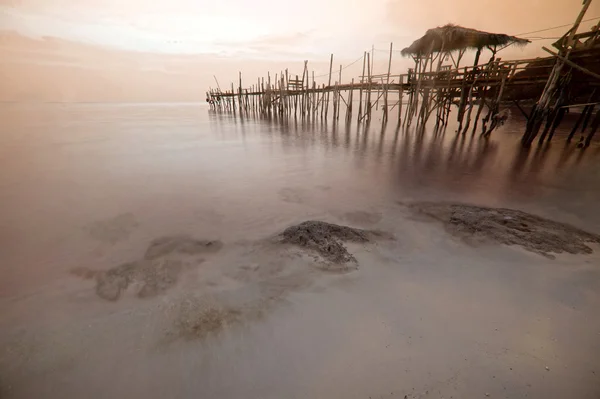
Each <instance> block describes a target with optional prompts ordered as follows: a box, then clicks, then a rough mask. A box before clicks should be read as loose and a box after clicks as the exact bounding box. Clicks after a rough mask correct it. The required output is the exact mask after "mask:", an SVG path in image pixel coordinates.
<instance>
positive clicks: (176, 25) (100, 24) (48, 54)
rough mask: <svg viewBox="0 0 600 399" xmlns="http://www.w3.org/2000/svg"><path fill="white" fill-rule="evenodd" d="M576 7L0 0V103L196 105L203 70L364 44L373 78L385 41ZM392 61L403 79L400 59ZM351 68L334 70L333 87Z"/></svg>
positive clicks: (529, 26) (548, 18)
mask: <svg viewBox="0 0 600 399" xmlns="http://www.w3.org/2000/svg"><path fill="white" fill-rule="evenodd" d="M580 9H581V0H504V1H502V2H499V1H488V0H479V1H472V0H456V1H451V0H446V1H440V0H420V1H407V0H304V1H303V2H296V1H289V0H277V1H274V0H252V1H249V0H220V1H206V0H153V1H148V0H0V79H2V80H3V81H4V85H3V86H4V87H8V88H9V89H8V90H6V89H3V91H2V93H1V94H0V100H5V101H6V100H16V101H52V100H56V101H79V100H81V101H94V100H97V101H109V100H114V101H118V100H123V101H126V100H130V101H144V100H147V101H161V100H164V101H174V100H182V101H192V100H199V99H201V97H202V96H203V93H204V91H205V89H207V88H208V87H207V86H209V85H213V86H214V85H215V84H216V83H215V81H214V77H213V75H217V78H218V79H219V80H220V81H222V82H230V81H232V80H236V81H237V79H238V73H239V71H243V74H244V77H245V78H246V79H248V81H250V82H254V81H256V77H257V76H264V75H266V72H267V71H270V72H272V73H273V74H274V73H280V72H281V71H282V70H284V69H285V68H290V73H301V72H302V67H303V60H309V62H310V69H311V70H314V71H315V72H316V74H317V75H321V74H322V72H327V70H328V60H329V54H330V53H334V54H335V56H334V57H335V62H334V65H335V67H334V70H338V69H339V65H340V64H341V65H344V66H346V65H348V64H350V63H351V62H352V61H355V60H356V59H357V58H360V57H361V56H362V54H363V51H365V50H371V49H372V48H375V52H374V57H375V64H376V68H375V69H376V72H377V70H378V68H379V70H381V71H383V70H382V68H383V69H385V67H386V66H387V63H386V62H385V61H386V60H387V57H388V53H387V52H388V49H389V43H390V42H393V43H394V49H395V50H400V49H402V48H403V47H406V46H408V45H410V43H411V42H412V41H413V40H415V39H417V38H419V37H420V36H421V35H423V34H424V33H425V31H426V30H427V29H428V28H431V27H435V26H439V25H444V24H446V23H457V24H461V25H464V26H468V27H472V28H476V29H481V30H486V31H491V32H502V33H508V34H521V33H527V32H531V31H535V30H539V29H545V28H548V27H553V26H557V25H563V24H570V23H572V22H573V21H574V19H575V17H576V16H577V14H578V13H579V10H580ZM593 17H599V18H600V2H599V0H594V1H593V3H592V5H591V7H590V9H589V10H588V13H587V15H586V18H593ZM594 22H597V20H596V21H590V22H588V23H586V24H584V26H583V28H588V27H589V26H591V24H593V23H594ZM566 29H567V28H557V29H554V30H549V31H544V32H540V33H534V34H525V35H524V36H526V37H533V38H534V39H535V40H534V41H533V43H532V44H530V45H529V46H527V47H526V48H525V49H522V50H520V49H508V50H507V51H506V52H505V54H503V55H502V57H504V58H528V57H533V56H540V55H542V52H541V50H540V49H541V46H542V45H550V44H551V43H552V41H553V40H552V39H551V38H554V37H557V36H560V35H561V34H562V33H564V31H565V30H566ZM540 38H543V39H540ZM546 38H547V39H546ZM393 54H394V64H393V65H394V69H395V70H396V71H397V73H401V72H404V70H405V69H406V67H408V66H409V64H410V62H409V60H407V59H401V58H400V55H399V54H398V53H396V52H394V53H393ZM361 67H362V65H361V62H357V63H356V64H354V65H351V66H350V67H348V68H345V69H344V77H345V78H346V79H343V80H349V79H350V78H351V77H356V76H358V74H359V73H360V69H361ZM223 84H225V83H223ZM99 85H100V86H101V87H96V86H99ZM192 85H193V86H192ZM36 87H37V89H39V90H37V91H36ZM116 87H119V88H120V89H119V90H116ZM128 87H129V90H127V88H128ZM192 87H193V88H192ZM109 89H110V90H109ZM111 90H112V92H111ZM38 91H39V92H38Z"/></svg>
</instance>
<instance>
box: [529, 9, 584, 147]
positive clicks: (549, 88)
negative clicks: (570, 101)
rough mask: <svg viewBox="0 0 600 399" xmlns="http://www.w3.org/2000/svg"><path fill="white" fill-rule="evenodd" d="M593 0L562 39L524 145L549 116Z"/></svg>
mask: <svg viewBox="0 0 600 399" xmlns="http://www.w3.org/2000/svg"><path fill="white" fill-rule="evenodd" d="M591 3H592V0H584V2H583V7H582V8H581V11H580V12H579V15H578V16H577V19H576V20H575V23H574V24H573V27H572V28H571V29H570V30H569V32H568V36H567V38H566V40H564V41H562V46H561V49H560V51H559V53H558V56H560V57H557V58H556V61H555V63H554V67H553V68H552V72H551V73H550V76H549V78H548V81H547V82H546V87H544V91H543V92H542V95H541V96H540V99H539V100H538V102H537V103H536V106H535V112H532V114H531V118H530V123H528V125H527V129H526V130H525V134H524V135H523V138H522V143H523V145H524V146H529V145H531V143H532V142H533V140H534V139H535V136H536V135H537V134H538V132H539V130H540V127H541V125H542V122H543V120H544V118H547V117H548V109H549V106H550V102H551V100H552V96H553V95H554V93H555V88H556V85H557V83H558V80H559V77H560V73H561V71H562V68H563V66H564V65H565V64H566V62H565V61H567V60H568V58H569V55H570V53H571V48H570V47H571V46H572V45H573V39H574V36H575V34H576V33H577V29H578V28H579V25H580V24H581V21H582V20H583V16H584V15H585V13H586V11H587V10H588V8H589V6H590V4H591Z"/></svg>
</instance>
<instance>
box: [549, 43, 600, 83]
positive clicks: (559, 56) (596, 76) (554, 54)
mask: <svg viewBox="0 0 600 399" xmlns="http://www.w3.org/2000/svg"><path fill="white" fill-rule="evenodd" d="M542 50H544V51H546V52H548V53H550V54H552V55H553V56H555V57H557V58H558V59H559V60H561V61H563V62H564V63H566V64H567V65H569V66H570V67H573V68H575V69H577V70H579V71H581V72H583V73H585V74H588V75H590V76H591V77H594V78H596V79H600V75H598V74H597V73H594V72H592V71H590V70H589V69H587V68H584V67H582V66H579V65H577V64H576V63H574V62H573V61H571V60H568V59H566V58H565V57H563V56H562V55H559V54H557V53H555V52H554V51H552V50H549V49H547V48H546V47H542Z"/></svg>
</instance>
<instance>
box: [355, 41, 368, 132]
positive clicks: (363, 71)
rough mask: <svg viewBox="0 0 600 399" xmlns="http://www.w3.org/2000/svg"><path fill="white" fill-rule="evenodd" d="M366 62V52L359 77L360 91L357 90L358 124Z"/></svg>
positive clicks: (360, 116)
mask: <svg viewBox="0 0 600 399" xmlns="http://www.w3.org/2000/svg"><path fill="white" fill-rule="evenodd" d="M366 62H367V52H366V51H365V52H363V68H362V75H361V76H360V89H359V90H358V120H357V122H358V123H360V119H361V118H362V100H363V98H362V97H363V84H364V79H365V78H364V76H365V66H366V65H365V63H366Z"/></svg>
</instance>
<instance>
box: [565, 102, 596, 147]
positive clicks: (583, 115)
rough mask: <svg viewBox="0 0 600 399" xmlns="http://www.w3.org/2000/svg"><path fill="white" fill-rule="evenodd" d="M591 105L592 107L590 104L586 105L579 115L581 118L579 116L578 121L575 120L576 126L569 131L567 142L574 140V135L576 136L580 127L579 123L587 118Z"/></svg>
mask: <svg viewBox="0 0 600 399" xmlns="http://www.w3.org/2000/svg"><path fill="white" fill-rule="evenodd" d="M589 107H590V106H589V105H586V106H585V107H583V111H582V112H581V115H579V118H577V122H575V126H573V129H572V130H571V133H569V136H568V137H567V143H569V142H571V140H573V136H575V133H576V132H577V129H579V125H581V122H582V121H583V120H584V119H585V117H586V115H587V113H588V110H589Z"/></svg>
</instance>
